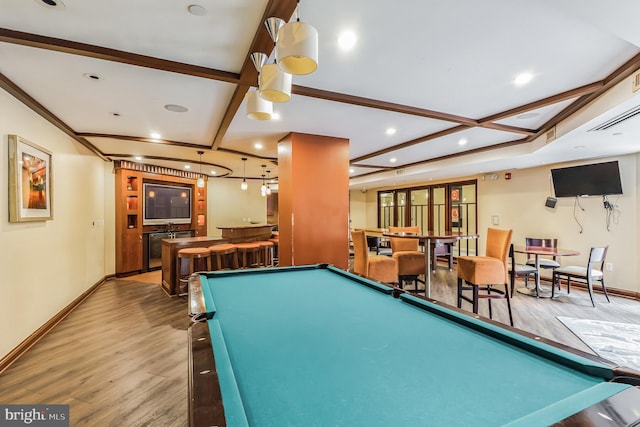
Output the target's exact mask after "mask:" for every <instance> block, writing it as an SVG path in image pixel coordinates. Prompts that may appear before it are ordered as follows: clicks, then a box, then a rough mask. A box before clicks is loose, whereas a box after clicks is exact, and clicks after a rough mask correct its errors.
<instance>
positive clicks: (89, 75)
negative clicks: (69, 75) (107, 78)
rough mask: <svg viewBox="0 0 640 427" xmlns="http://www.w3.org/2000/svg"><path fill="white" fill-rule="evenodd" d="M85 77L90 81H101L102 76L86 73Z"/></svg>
mask: <svg viewBox="0 0 640 427" xmlns="http://www.w3.org/2000/svg"><path fill="white" fill-rule="evenodd" d="M83 76H84V78H85V79H89V80H100V76H99V75H97V74H94V73H84V74H83Z"/></svg>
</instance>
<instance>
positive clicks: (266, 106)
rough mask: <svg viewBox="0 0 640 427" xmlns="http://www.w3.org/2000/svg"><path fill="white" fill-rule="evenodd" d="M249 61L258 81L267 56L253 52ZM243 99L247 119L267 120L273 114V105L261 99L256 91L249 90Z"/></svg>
mask: <svg viewBox="0 0 640 427" xmlns="http://www.w3.org/2000/svg"><path fill="white" fill-rule="evenodd" d="M251 61H253V65H254V66H255V67H256V70H257V71H258V79H260V70H261V69H262V66H263V65H264V63H265V62H266V61H267V55H265V54H264V53H262V52H254V53H252V54H251ZM244 97H245V107H246V109H247V117H249V118H250V119H252V120H269V119H271V115H272V114H273V104H272V103H271V101H267V100H266V99H264V98H262V97H261V96H260V95H259V93H258V91H257V90H249V91H248V92H247V94H246V95H245V96H244Z"/></svg>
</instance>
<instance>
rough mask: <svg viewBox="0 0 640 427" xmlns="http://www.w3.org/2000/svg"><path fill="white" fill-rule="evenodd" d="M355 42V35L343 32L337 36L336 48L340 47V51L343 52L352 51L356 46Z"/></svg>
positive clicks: (356, 39)
mask: <svg viewBox="0 0 640 427" xmlns="http://www.w3.org/2000/svg"><path fill="white" fill-rule="evenodd" d="M356 41H358V38H357V37H356V33H354V32H353V31H351V30H345V31H343V32H341V33H340V35H339V36H338V46H340V49H341V50H343V51H348V50H351V49H353V47H354V46H355V45H356Z"/></svg>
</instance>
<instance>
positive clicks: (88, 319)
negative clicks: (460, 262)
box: [0, 267, 640, 427]
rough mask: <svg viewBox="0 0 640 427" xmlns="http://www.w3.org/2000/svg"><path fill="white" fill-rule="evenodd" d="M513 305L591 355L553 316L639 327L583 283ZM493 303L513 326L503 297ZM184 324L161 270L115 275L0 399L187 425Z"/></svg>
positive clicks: (638, 310)
mask: <svg viewBox="0 0 640 427" xmlns="http://www.w3.org/2000/svg"><path fill="white" fill-rule="evenodd" d="M563 292H565V289H563ZM455 294H456V277H455V271H454V272H449V271H448V270H446V269H445V268H443V267H440V268H439V269H438V271H437V272H436V274H435V275H434V279H433V281H432V297H434V298H436V299H439V300H441V301H443V302H446V303H448V304H452V305H454V304H455ZM512 302H513V312H514V318H515V325H516V327H518V328H521V329H524V330H526V331H529V332H532V333H534V334H537V335H541V336H543V337H546V338H551V339H553V340H556V341H558V342H561V343H563V344H566V345H569V346H572V347H576V348H579V349H581V350H585V351H589V349H588V348H587V347H586V346H585V345H584V344H583V343H582V342H581V341H580V340H579V339H578V338H576V337H575V336H574V335H573V334H572V333H571V332H570V331H569V330H567V329H566V328H565V327H564V326H563V325H562V324H561V323H560V322H559V321H558V320H557V319H556V317H555V316H568V317H577V318H589V319H600V320H609V321H618V322H626V323H636V324H640V302H638V301H632V300H628V299H623V298H616V297H612V303H611V304H607V303H606V302H604V296H602V295H599V294H598V295H596V303H597V307H596V308H593V307H591V303H590V302H589V297H588V294H587V293H586V292H584V291H580V290H577V289H576V290H572V292H571V296H570V297H562V298H560V299H559V300H554V301H551V300H549V299H536V298H532V297H528V296H525V295H519V294H518V295H516V297H515V298H514V299H513V301H512ZM465 308H466V309H469V307H468V306H465ZM494 308H495V312H494V318H495V319H496V320H499V321H502V322H507V320H508V318H507V312H506V304H505V303H504V301H494ZM481 314H484V315H486V314H487V311H486V301H482V302H481ZM188 326H189V321H188V318H187V305H186V300H185V299H184V298H170V297H168V296H166V295H165V294H164V292H162V290H161V289H160V272H152V273H147V274H144V275H139V276H133V277H129V278H126V279H114V280H110V281H108V282H107V283H105V284H104V285H103V286H102V287H101V288H100V289H98V291H97V292H96V293H94V294H93V295H91V296H90V297H89V298H88V299H87V300H86V301H85V302H84V303H83V304H82V305H81V306H80V307H79V308H78V309H76V310H75V311H74V312H73V313H71V314H70V315H69V316H68V317H67V318H66V319H64V320H63V321H62V322H61V323H60V324H59V325H58V326H56V327H55V328H54V330H53V331H52V332H51V333H50V334H49V335H47V336H46V337H44V338H43V339H42V340H41V341H40V342H39V343H38V344H36V345H35V346H34V347H33V348H32V349H31V350H29V352H28V353H27V354H26V355H24V356H23V357H22V358H21V359H19V360H18V361H17V362H16V363H15V364H14V365H13V366H12V367H11V368H9V369H8V370H7V371H6V372H5V373H3V374H2V375H0V403H3V404H11V403H16V404H17V403H22V404H37V403H42V404H53V403H57V404H69V405H71V425H72V426H92V427H93V426H126V427H128V426H184V425H186V424H187V337H186V329H187V328H188ZM408 357H411V358H412V360H410V361H409V360H407V362H410V363H411V364H415V360H414V357H415V355H411V356H408Z"/></svg>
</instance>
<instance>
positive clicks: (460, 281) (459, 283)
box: [400, 277, 462, 308]
mask: <svg viewBox="0 0 640 427" xmlns="http://www.w3.org/2000/svg"><path fill="white" fill-rule="evenodd" d="M400 287H401V288H402V286H400ZM458 308H462V279H461V278H460V277H458Z"/></svg>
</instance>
